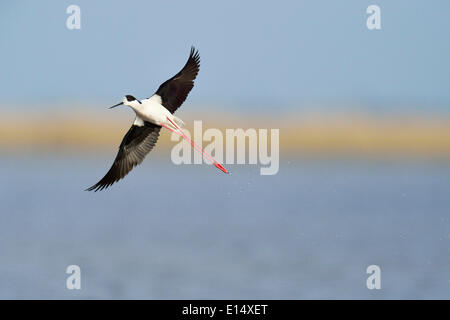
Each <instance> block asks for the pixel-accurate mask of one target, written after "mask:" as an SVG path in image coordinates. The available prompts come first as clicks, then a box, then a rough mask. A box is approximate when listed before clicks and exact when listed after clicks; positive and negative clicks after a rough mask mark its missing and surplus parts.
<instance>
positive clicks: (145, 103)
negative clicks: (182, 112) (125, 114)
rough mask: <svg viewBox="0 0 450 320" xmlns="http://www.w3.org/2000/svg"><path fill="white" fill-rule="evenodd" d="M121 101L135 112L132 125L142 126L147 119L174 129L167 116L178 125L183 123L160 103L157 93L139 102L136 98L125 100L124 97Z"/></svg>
mask: <svg viewBox="0 0 450 320" xmlns="http://www.w3.org/2000/svg"><path fill="white" fill-rule="evenodd" d="M123 103H124V104H125V105H127V106H129V107H130V108H132V109H133V110H134V112H136V120H135V121H134V125H137V126H143V125H144V121H148V122H151V123H154V124H156V125H159V126H162V125H166V126H168V127H171V128H173V129H176V128H175V127H174V126H173V124H172V123H171V122H170V121H169V120H167V118H169V119H170V120H172V121H173V122H175V123H176V124H178V125H182V124H183V121H182V120H181V119H179V118H178V117H175V116H174V115H173V114H172V113H170V111H169V110H167V109H166V108H165V107H164V106H163V105H162V104H161V103H162V100H161V97H160V96H159V95H157V94H154V95H153V96H151V97H150V98H148V99H144V100H141V103H139V101H138V100H134V101H127V100H126V99H124V101H123Z"/></svg>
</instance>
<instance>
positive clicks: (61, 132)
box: [0, 112, 450, 158]
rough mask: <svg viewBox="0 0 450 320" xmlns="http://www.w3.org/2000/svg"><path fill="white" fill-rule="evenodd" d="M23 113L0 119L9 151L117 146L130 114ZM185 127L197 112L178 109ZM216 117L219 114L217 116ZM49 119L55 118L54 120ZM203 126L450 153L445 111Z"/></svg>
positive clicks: (213, 120) (362, 148)
mask: <svg viewBox="0 0 450 320" xmlns="http://www.w3.org/2000/svg"><path fill="white" fill-rule="evenodd" d="M47 115H48V114H39V115H37V114H35V115H28V116H26V115H23V114H18V113H14V112H9V113H7V115H6V116H4V117H2V119H0V147H1V148H2V150H4V151H5V150H6V151H8V152H21V151H24V150H27V151H29V150H31V151H33V150H38V149H45V150H48V151H51V150H57V151H64V150H67V151H69V150H73V149H82V150H86V151H92V152H95V151H98V150H102V149H103V150H111V149H115V148H117V146H118V145H119V143H120V140H121V138H122V137H123V135H124V134H125V132H126V131H127V130H128V128H129V125H130V122H131V121H132V116H130V115H129V114H127V115H124V113H115V114H114V115H112V114H111V113H110V114H109V115H106V116H107V118H106V119H105V118H104V117H105V114H101V115H100V114H99V113H97V112H96V113H92V114H90V115H86V114H84V113H83V115H81V114H79V115H71V116H70V118H68V117H67V116H63V115H62V114H60V115H59V116H56V118H53V117H52V118H51V120H52V121H50V120H49V119H50V117H47ZM181 117H182V118H183V119H184V120H185V121H186V123H187V124H186V128H187V129H188V130H192V128H193V120H194V119H200V118H201V117H200V114H190V115H189V117H187V116H185V115H181ZM219 119H220V120H219ZM54 120H57V121H56V122H55V121H54ZM208 128H218V129H222V130H223V131H222V132H223V133H225V130H224V129H225V128H243V129H248V128H255V129H259V128H262V129H271V128H274V129H280V152H285V153H289V154H292V155H295V154H300V153H301V154H302V155H308V154H311V155H315V154H330V155H333V154H351V155H367V156H380V157H383V156H408V157H409V156H429V157H445V158H450V117H442V116H436V117H433V116H427V117H424V116H408V117H403V116H400V115H398V116H390V117H377V116H370V115H354V114H335V115H332V116H330V115H324V114H296V115H287V116H285V117H283V118H281V119H277V120H276V121H275V120H273V119H270V118H269V117H260V118H255V117H251V118H250V117H238V116H237V115H227V116H222V115H215V114H210V116H209V120H205V119H204V120H203V132H204V131H205V130H206V129H208ZM169 137H170V136H169V134H168V133H163V134H162V135H161V138H160V141H159V143H158V146H159V148H167V149H169V148H170V147H171V146H173V145H174V142H172V141H170V140H169Z"/></svg>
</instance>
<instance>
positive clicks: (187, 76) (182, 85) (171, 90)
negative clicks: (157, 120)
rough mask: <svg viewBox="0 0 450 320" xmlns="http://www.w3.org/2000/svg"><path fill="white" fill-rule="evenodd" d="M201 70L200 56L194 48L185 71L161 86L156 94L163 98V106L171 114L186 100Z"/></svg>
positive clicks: (182, 70)
mask: <svg viewBox="0 0 450 320" xmlns="http://www.w3.org/2000/svg"><path fill="white" fill-rule="evenodd" d="M199 70H200V55H199V54H198V51H197V50H195V48H194V47H192V48H191V53H190V54H189V59H188V61H187V62H186V64H185V65H184V67H183V69H181V71H180V72H178V73H177V74H176V75H175V76H173V77H172V78H170V79H169V80H167V81H166V82H164V83H163V84H162V85H160V86H159V88H158V90H157V91H156V93H155V94H157V95H159V96H160V97H161V100H162V105H163V106H164V107H165V108H166V109H167V110H169V111H170V112H171V113H174V112H175V111H176V110H177V109H178V108H179V107H180V106H181V104H182V103H183V102H184V100H186V98H187V96H188V94H189V92H190V91H191V89H192V88H193V87H194V80H195V78H196V77H197V74H198V71H199Z"/></svg>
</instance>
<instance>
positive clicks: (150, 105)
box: [86, 47, 228, 191]
mask: <svg viewBox="0 0 450 320" xmlns="http://www.w3.org/2000/svg"><path fill="white" fill-rule="evenodd" d="M199 70H200V55H199V53H198V51H197V50H196V49H195V48H194V47H192V48H191V52H190V54H189V58H188V60H187V62H186V64H185V65H184V67H183V69H181V71H180V72H178V73H177V74H176V75H175V76H173V77H172V78H170V79H169V80H167V81H166V82H164V83H163V84H161V85H160V86H159V88H158V90H157V91H156V92H155V94H154V95H152V96H151V97H150V98H147V99H143V100H138V99H136V98H135V97H133V96H132V95H126V96H125V97H124V98H123V100H122V102H120V103H118V104H116V105H114V106H112V107H110V109H111V108H115V107H117V106H120V105H125V106H128V107H130V108H131V109H133V110H134V112H135V113H136V118H135V120H134V122H133V125H132V126H131V128H130V129H129V130H128V132H127V133H126V134H125V136H124V137H123V140H122V143H121V144H120V146H119V152H118V153H117V156H116V159H115V160H114V163H113V164H112V166H111V169H109V171H108V172H107V173H106V175H105V176H104V177H103V178H102V179H101V180H100V181H99V182H97V183H96V184H95V185H93V186H92V187H90V188H88V189H86V190H87V191H99V190H103V189H105V188H108V187H109V186H111V185H112V184H113V183H114V182H117V181H119V180H120V179H122V178H123V177H125V176H126V175H127V174H128V173H129V172H130V171H131V170H132V169H133V168H134V167H135V166H137V165H138V164H140V163H142V161H143V160H144V158H145V156H146V155H147V154H148V153H149V152H150V151H151V150H152V149H153V147H154V146H155V144H156V142H157V140H158V136H159V131H160V130H161V127H164V128H166V129H169V130H170V131H172V132H174V133H176V134H178V135H179V136H180V137H182V138H184V139H185V140H187V141H188V142H189V143H190V144H191V145H192V146H193V147H194V148H195V149H196V150H197V151H199V152H200V153H201V154H202V155H203V156H204V157H205V158H207V159H208V160H209V161H211V162H212V163H213V164H214V166H215V167H216V168H218V169H220V170H222V171H223V172H225V173H228V171H227V169H225V168H224V167H223V166H222V165H221V164H220V163H219V162H217V161H216V160H215V159H214V158H213V157H211V156H210V155H209V154H208V153H206V152H205V151H204V150H203V149H202V148H201V147H199V146H198V145H197V144H195V142H193V141H192V140H191V139H190V138H189V137H188V136H187V135H186V134H185V133H184V132H183V130H181V128H180V126H181V125H182V124H183V121H182V120H181V119H180V118H178V117H176V116H174V115H173V113H174V112H175V111H176V110H177V109H178V108H179V107H180V106H181V105H182V104H183V102H184V100H186V98H187V96H188V94H189V92H190V91H191V89H192V88H193V87H194V80H195V78H196V77H197V74H198V72H199Z"/></svg>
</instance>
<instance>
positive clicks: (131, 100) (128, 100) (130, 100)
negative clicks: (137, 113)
mask: <svg viewBox="0 0 450 320" xmlns="http://www.w3.org/2000/svg"><path fill="white" fill-rule="evenodd" d="M140 104H141V102H140V101H139V100H138V99H136V98H135V97H133V96H132V95H129V94H127V95H126V96H125V97H123V100H122V102H119V103H118V104H115V105H113V106H112V107H109V108H110V109H112V108H115V107H118V106H120V105H125V106H129V107H131V108H133V109H134V108H135V107H137V106H138V105H140Z"/></svg>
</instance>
